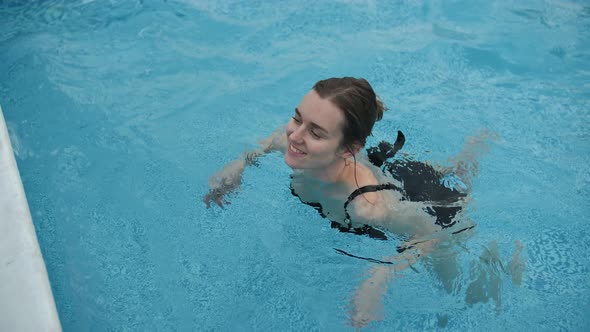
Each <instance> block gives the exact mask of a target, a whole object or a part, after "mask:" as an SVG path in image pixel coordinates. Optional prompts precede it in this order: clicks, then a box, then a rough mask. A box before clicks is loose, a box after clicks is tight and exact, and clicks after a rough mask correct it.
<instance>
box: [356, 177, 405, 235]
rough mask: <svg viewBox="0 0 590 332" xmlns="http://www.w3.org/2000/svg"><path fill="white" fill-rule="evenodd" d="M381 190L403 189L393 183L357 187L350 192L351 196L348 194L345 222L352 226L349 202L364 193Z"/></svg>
mask: <svg viewBox="0 0 590 332" xmlns="http://www.w3.org/2000/svg"><path fill="white" fill-rule="evenodd" d="M381 190H397V191H401V189H400V188H399V187H398V186H396V185H395V184H393V183H383V184H376V185H368V186H364V187H360V188H358V189H356V190H355V191H353V192H352V194H350V196H348V199H347V200H346V202H345V203H344V212H345V213H346V219H344V222H345V223H346V224H347V225H348V226H349V227H350V226H351V221H350V215H349V214H348V210H347V207H348V204H349V203H350V202H352V200H353V199H355V198H356V197H357V196H359V195H362V194H364V193H371V192H375V191H381Z"/></svg>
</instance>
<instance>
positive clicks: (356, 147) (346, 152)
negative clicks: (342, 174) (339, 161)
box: [342, 143, 363, 158]
mask: <svg viewBox="0 0 590 332" xmlns="http://www.w3.org/2000/svg"><path fill="white" fill-rule="evenodd" d="M362 148H363V146H362V145H361V144H359V143H353V144H352V145H351V146H344V147H342V158H350V157H352V156H353V155H355V154H357V153H358V152H359V151H360V150H361V149H362Z"/></svg>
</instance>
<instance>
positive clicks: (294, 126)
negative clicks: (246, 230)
mask: <svg viewBox="0 0 590 332" xmlns="http://www.w3.org/2000/svg"><path fill="white" fill-rule="evenodd" d="M384 111H385V107H384V105H383V103H382V102H381V101H380V100H379V98H378V97H377V96H376V95H375V92H374V91H373V89H372V87H371V85H370V84H369V83H368V82H367V81H366V80H364V79H356V78H351V77H344V78H330V79H326V80H322V81H319V82H317V83H316V84H315V85H314V86H313V89H312V90H311V91H310V92H309V93H308V94H306V95H305V96H304V97H303V99H302V100H301V102H300V104H299V105H298V106H297V107H296V108H295V111H294V114H293V117H292V119H291V120H289V122H288V123H287V125H286V127H285V128H284V129H283V128H282V129H279V130H277V131H276V132H275V133H274V134H273V135H271V136H270V137H269V138H267V139H266V140H264V141H263V142H261V147H260V149H259V150H256V151H251V152H247V153H245V154H244V155H243V156H242V157H241V158H239V159H238V160H236V161H234V162H232V163H230V164H229V165H227V166H226V167H225V168H224V169H223V170H222V171H221V172H219V173H218V174H217V175H215V176H214V177H212V178H211V181H210V183H209V185H210V188H211V190H210V191H209V193H208V194H207V195H206V196H205V197H204V199H203V200H204V202H205V203H206V204H207V206H210V204H211V203H212V202H213V203H216V204H217V205H219V206H223V205H224V204H227V203H228V201H227V198H226V197H227V194H228V193H230V192H232V191H234V190H236V189H237V188H238V186H239V185H240V182H241V175H242V172H243V170H244V168H245V167H246V166H247V165H250V164H253V163H255V162H256V158H257V157H258V156H260V155H262V154H264V153H267V152H271V151H277V150H278V151H282V152H283V153H284V159H285V163H286V164H287V165H288V166H289V167H291V168H292V169H293V170H294V172H293V175H292V181H291V186H292V189H293V193H294V194H296V195H297V196H298V197H299V198H300V199H301V201H302V202H304V203H306V204H310V205H312V206H314V207H316V208H318V209H319V210H320V213H322V215H323V216H325V217H327V218H328V219H330V220H331V221H332V222H333V226H334V227H337V228H339V229H340V230H341V231H352V232H356V233H367V234H369V235H370V236H372V237H376V238H382V239H383V238H385V233H384V232H382V231H381V230H385V231H388V232H391V233H394V234H397V235H399V236H402V237H403V238H405V239H408V241H407V242H406V243H405V245H404V246H402V247H398V249H397V253H396V256H394V258H393V261H382V263H386V264H387V265H378V266H377V267H375V268H374V269H373V271H372V276H371V277H370V278H369V279H368V280H367V281H366V282H365V283H364V284H363V285H361V286H360V287H359V290H358V292H357V295H356V296H355V298H354V300H353V312H352V320H353V323H354V325H356V326H362V325H364V324H366V323H367V322H368V321H370V320H373V319H375V318H376V317H377V316H376V313H375V312H376V305H378V303H380V301H379V299H380V294H381V293H382V292H383V287H384V285H385V284H386V283H385V281H386V280H387V278H388V275H389V274H391V272H395V271H400V270H403V269H405V268H406V267H410V266H411V264H412V263H413V262H414V261H415V260H416V259H417V257H420V256H424V255H425V254H426V253H428V252H430V251H431V250H432V248H433V247H434V246H435V245H437V244H438V243H441V241H442V237H441V236H440V235H441V234H446V235H449V234H456V233H459V232H462V231H464V230H467V229H470V228H472V227H473V225H471V224H465V223H463V224H462V225H460V226H459V227H456V226H454V225H455V224H456V222H457V220H459V218H457V214H458V213H459V212H460V210H461V206H462V204H463V202H464V200H465V198H466V195H467V192H466V188H465V186H464V185H463V184H462V183H468V179H467V176H465V179H462V181H455V182H456V183H459V187H460V189H459V190H456V189H455V188H452V187H451V188H447V187H445V186H443V185H441V183H442V182H444V181H443V180H444V179H452V176H451V175H452V172H451V169H435V168H434V167H432V166H430V165H427V164H424V163H420V162H416V161H411V160H397V161H393V162H388V161H386V159H388V158H391V157H392V156H393V155H395V153H396V152H397V150H399V149H400V148H401V146H402V145H403V142H404V138H403V135H402V134H401V133H399V134H398V140H397V141H396V144H395V145H394V146H392V145H391V144H388V143H385V142H382V143H381V144H380V145H379V147H376V148H371V149H369V156H368V157H367V156H365V155H364V154H362V153H359V152H360V151H361V149H362V148H363V147H364V146H365V143H366V139H367V137H368V136H369V135H370V134H371V131H372V129H373V125H374V124H375V121H378V120H380V119H381V117H382V116H383V112H384ZM484 138H485V137H484V136H481V137H479V138H477V139H473V140H472V142H470V143H471V144H469V148H468V149H465V150H464V152H463V153H462V154H461V155H462V156H463V157H468V158H466V159H458V160H457V163H456V165H457V167H455V169H453V171H455V173H457V174H462V175H468V174H470V173H473V172H474V170H475V166H476V164H475V162H474V159H475V158H474V157H476V156H477V151H478V150H476V148H481V147H483V146H484V145H485V141H484ZM480 150H481V149H480ZM466 151H470V152H466ZM455 179H456V177H455ZM447 182H450V181H447ZM451 226H454V227H451ZM443 229H445V231H442V230H443ZM447 229H448V231H447ZM433 234H436V235H437V236H433ZM410 248H411V249H412V250H406V249H410ZM343 253H345V252H343ZM398 253H400V254H398ZM345 254H347V253H345ZM394 261H395V264H393V263H394ZM443 270H444V269H443ZM442 273H443V274H444V273H447V272H442Z"/></svg>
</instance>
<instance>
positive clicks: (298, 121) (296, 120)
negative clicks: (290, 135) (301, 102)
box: [292, 115, 301, 123]
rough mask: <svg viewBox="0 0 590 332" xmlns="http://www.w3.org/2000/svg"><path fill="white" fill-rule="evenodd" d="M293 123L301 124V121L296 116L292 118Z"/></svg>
mask: <svg viewBox="0 0 590 332" xmlns="http://www.w3.org/2000/svg"><path fill="white" fill-rule="evenodd" d="M292 119H293V121H295V123H301V120H300V119H299V118H298V117H297V115H295V116H293V117H292Z"/></svg>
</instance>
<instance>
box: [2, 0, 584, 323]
mask: <svg viewBox="0 0 590 332" xmlns="http://www.w3.org/2000/svg"><path fill="white" fill-rule="evenodd" d="M0 18H1V19H0V50H1V53H0V59H1V61H0V104H1V105H2V109H3V112H4V116H5V118H6V121H7V126H8V130H9V133H10V136H11V140H12V143H13V149H14V151H15V154H16V157H17V162H18V165H19V169H20V173H21V177H22V180H23V184H24V188H25V190H26V193H27V198H28V202H29V206H30V210H31V214H32V217H33V221H34V224H35V228H36V231H37V236H38V239H39V244H40V246H41V249H42V252H43V255H44V258H45V264H46V266H47V271H48V274H49V278H50V281H51V285H52V289H53V293H54V296H55V300H56V305H57V309H58V312H59V315H60V320H61V324H62V326H63V328H64V330H66V331H70V330H72V331H77V330H115V329H116V330H120V329H124V330H151V329H154V328H156V329H158V330H195V329H198V330H234V329H243V330H340V329H342V330H345V329H351V327H350V326H348V324H347V309H348V303H349V301H350V297H351V295H352V294H353V291H354V289H355V287H356V286H357V285H358V283H359V282H360V281H361V280H363V277H364V273H365V272H366V270H367V269H368V268H369V267H370V266H371V265H370V263H368V262H366V261H362V260H355V259H351V258H349V257H345V256H343V255H339V254H338V253H336V252H335V251H334V250H333V248H341V249H345V250H349V251H351V252H354V253H357V254H360V255H364V256H369V257H381V256H384V255H389V254H391V253H392V250H393V248H395V243H392V242H387V241H385V242H384V241H375V240H372V239H370V238H367V237H362V236H354V235H350V234H343V233H338V232H336V231H335V230H333V229H331V228H330V225H329V223H328V222H327V221H326V220H325V219H322V218H321V217H320V216H319V215H318V214H317V212H315V211H314V210H313V209H312V208H310V207H309V206H306V205H303V204H301V203H300V202H299V201H298V199H297V198H296V197H294V196H292V195H291V193H290V190H289V186H288V181H289V180H288V179H289V174H290V173H289V169H288V168H287V167H286V166H285V165H284V164H283V161H282V157H281V156H280V155H274V154H272V155H269V156H266V157H265V158H263V159H261V160H260V165H259V166H258V167H253V168H250V169H248V170H247V172H246V173H245V175H244V183H243V187H242V189H241V191H240V192H239V193H238V194H237V196H236V197H234V199H233V200H232V204H231V205H229V206H228V207H227V209H225V210H220V209H205V207H204V205H203V203H202V202H201V197H202V196H203V195H204V194H205V193H206V191H207V180H208V178H209V176H210V175H211V174H213V173H214V171H215V170H217V169H219V168H220V167H221V166H222V165H224V164H225V163H226V162H228V161H230V160H231V159H232V158H234V157H235V156H237V155H238V154H239V153H241V152H243V151H244V150H246V149H248V148H251V147H253V146H254V144H255V142H256V140H257V139H259V138H261V137H264V136H265V135H267V134H269V133H270V132H272V131H273V130H274V129H275V128H277V127H278V126H279V125H281V124H283V123H284V122H285V121H286V120H287V119H288V117H289V116H290V115H291V113H292V110H293V107H294V106H295V105H297V103H298V101H299V99H300V98H301V97H302V96H303V95H304V94H305V93H306V92H307V90H308V89H309V88H310V87H311V85H312V84H313V83H314V82H315V81H317V80H318V79H321V78H325V77H330V76H343V75H352V76H359V77H365V78H367V79H368V80H369V81H370V82H371V83H372V84H373V86H374V88H375V90H376V92H377V93H378V94H379V95H380V96H381V98H382V99H383V100H384V102H385V103H386V104H387V105H388V106H389V107H390V109H391V110H390V111H389V112H388V113H386V115H385V117H384V120H382V121H381V122H379V123H378V124H377V125H376V127H375V130H374V137H373V138H372V140H371V141H370V142H369V143H375V142H378V141H379V140H382V139H391V138H392V136H393V133H395V131H396V130H398V129H399V130H402V131H403V132H404V133H405V134H406V137H407V141H406V145H405V147H404V150H405V151H406V152H409V153H412V154H413V155H415V156H416V157H417V158H420V159H426V160H431V161H434V162H440V163H444V162H446V159H447V158H448V157H449V156H451V155H453V154H454V153H456V152H457V151H458V150H459V149H460V147H461V145H462V142H463V138H464V137H465V136H468V135H471V134H474V133H475V132H477V131H478V130H480V129H482V128H486V129H488V130H490V131H493V132H495V133H497V134H498V135H499V137H500V139H499V140H498V141H496V142H494V143H493V144H492V149H491V151H490V152H489V153H488V154H487V155H486V156H485V157H484V158H482V160H481V165H480V174H479V176H478V177H477V179H476V181H475V183H474V188H473V196H474V201H473V202H472V204H471V205H470V207H469V216H470V217H471V218H472V219H473V220H474V221H476V222H477V224H478V226H477V232H476V234H475V235H474V236H473V237H472V238H471V239H470V240H469V241H468V242H467V243H466V244H465V253H464V254H463V255H462V256H461V257H462V265H463V267H464V268H465V271H464V273H465V276H464V279H468V278H469V263H470V262H471V261H472V260H477V259H478V258H477V257H478V255H479V253H481V251H482V247H483V246H486V245H488V244H489V243H490V242H491V241H495V242H496V243H497V244H498V248H499V250H500V254H501V256H502V257H503V258H506V257H509V256H510V255H511V254H512V252H513V250H514V244H513V243H514V241H515V240H520V241H521V242H522V243H523V245H524V247H525V249H524V257H525V262H526V271H525V274H524V278H523V283H522V285H521V286H516V285H513V284H512V283H511V282H510V280H509V279H510V278H509V276H506V275H502V281H503V283H502V298H501V305H500V306H499V307H498V306H496V305H494V304H493V303H491V302H489V303H485V304H477V305H474V306H468V305H466V304H465V301H464V300H463V298H464V292H463V291H460V292H458V293H457V294H447V293H445V292H444V291H443V290H441V288H440V287H439V286H438V285H437V282H436V279H435V278H434V277H433V276H431V275H430V274H428V273H427V272H426V270H425V269H424V268H423V267H422V266H420V264H419V265H418V266H417V267H416V268H417V270H418V271H419V272H420V273H415V272H411V273H410V272H408V273H405V275H404V277H403V278H398V279H396V280H395V281H394V282H393V283H392V284H391V285H390V287H389V289H388V294H387V296H386V298H385V313H384V319H383V321H380V322H375V323H373V324H371V325H370V327H371V328H373V329H375V330H383V331H387V330H424V329H435V328H445V329H448V330H484V329H488V330H514V331H516V330H525V329H534V330H552V331H553V330H583V329H584V328H585V327H586V326H588V324H589V323H590V321H589V320H588V318H587V316H588V315H587V314H588V312H590V300H589V299H590V296H589V295H590V291H589V286H590V280H589V276H588V272H589V260H588V255H587V252H588V249H589V248H590V232H589V231H588V229H587V228H586V227H587V226H586V224H587V220H588V217H587V215H588V213H589V212H590V211H589V204H588V203H589V198H590V191H589V189H588V188H589V184H590V169H589V167H588V164H589V163H590V156H589V152H590V151H589V150H590V144H589V143H590V133H589V132H588V129H587V124H588V123H590V107H589V106H590V102H589V101H590V93H589V91H590V89H589V88H590V84H589V82H590V7H588V6H587V5H585V4H584V2H583V1H578V2H576V1H524V2H519V3H518V4H511V3H508V2H502V1H432V2H427V3H421V2H418V1H407V2H385V1H383V2H382V1H330V2H320V3H317V2H315V1H295V2H290V3H281V4H278V3H271V2H264V1H114V0H113V1H79V2H69V1H44V2H35V3H27V4H19V3H18V2H16V3H10V2H7V3H3V4H2V6H0ZM584 124H586V125H584ZM441 317H443V318H441Z"/></svg>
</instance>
